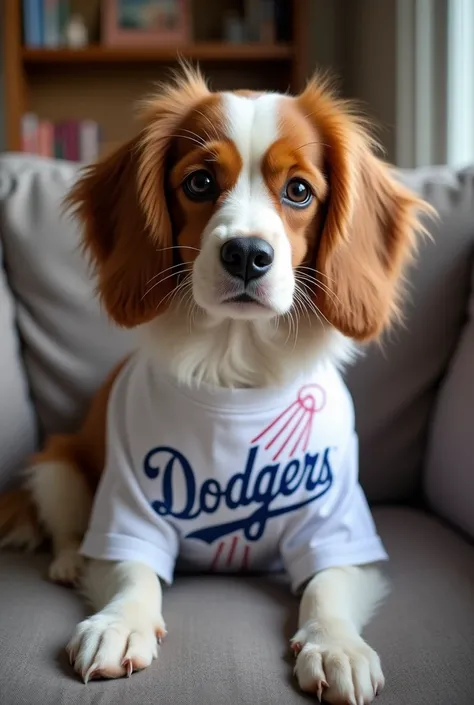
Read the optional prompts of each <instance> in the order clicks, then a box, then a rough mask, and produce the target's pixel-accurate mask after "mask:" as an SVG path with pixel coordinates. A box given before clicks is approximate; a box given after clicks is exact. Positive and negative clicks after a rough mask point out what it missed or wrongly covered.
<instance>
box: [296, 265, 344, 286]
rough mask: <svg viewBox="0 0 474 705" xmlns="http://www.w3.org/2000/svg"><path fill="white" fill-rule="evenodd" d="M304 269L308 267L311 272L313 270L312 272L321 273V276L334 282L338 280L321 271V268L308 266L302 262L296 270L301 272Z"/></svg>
mask: <svg viewBox="0 0 474 705" xmlns="http://www.w3.org/2000/svg"><path fill="white" fill-rule="evenodd" d="M302 269H305V270H306V269H307V270H308V271H309V272H311V274H319V276H320V277H324V278H325V279H327V280H328V281H330V282H333V283H334V282H335V281H336V280H335V279H332V278H331V277H328V275H327V274H325V273H324V272H321V271H320V270H319V269H316V268H315V267H307V266H306V265H304V264H300V265H299V266H298V268H297V270H296V271H297V272H299V271H300V270H302Z"/></svg>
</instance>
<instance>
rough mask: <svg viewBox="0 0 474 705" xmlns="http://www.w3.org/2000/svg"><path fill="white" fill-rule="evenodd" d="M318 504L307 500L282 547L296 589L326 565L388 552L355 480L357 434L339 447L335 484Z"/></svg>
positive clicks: (378, 556)
mask: <svg viewBox="0 0 474 705" xmlns="http://www.w3.org/2000/svg"><path fill="white" fill-rule="evenodd" d="M322 499H323V500H324V502H323V503H321V505H319V506H318V507H316V505H315V506H313V505H312V504H309V505H308V506H307V508H306V509H305V511H302V512H299V513H298V516H297V519H296V520H295V521H294V522H292V523H290V524H288V526H287V528H286V531H285V532H284V534H283V536H282V539H281V543H280V551H281V556H282V560H283V563H284V565H285V568H286V570H287V572H288V574H289V576H290V579H291V584H292V589H293V591H294V592H297V591H298V590H299V589H300V588H301V587H302V585H303V584H304V583H305V582H306V581H307V580H309V579H310V578H312V577H313V575H315V574H316V573H318V572H319V571H321V570H325V569H326V568H334V567H340V566H349V565H362V564H366V563H375V562H378V561H383V560H387V558H388V556H387V553H386V551H385V549H384V547H383V544H382V541H381V539H380V537H379V536H378V534H377V530H376V527H375V524H374V520H373V518H372V514H371V512H370V509H369V506H368V504H367V500H366V498H365V495H364V493H363V490H362V488H361V486H360V484H359V482H358V440H357V435H356V434H355V433H354V434H352V435H351V437H350V438H349V440H348V441H347V443H346V444H345V446H344V447H343V448H342V449H340V450H339V451H338V454H337V456H336V458H335V461H334V466H333V485H332V487H331V490H330V491H329V492H328V493H327V495H326V496H325V497H323V498H322Z"/></svg>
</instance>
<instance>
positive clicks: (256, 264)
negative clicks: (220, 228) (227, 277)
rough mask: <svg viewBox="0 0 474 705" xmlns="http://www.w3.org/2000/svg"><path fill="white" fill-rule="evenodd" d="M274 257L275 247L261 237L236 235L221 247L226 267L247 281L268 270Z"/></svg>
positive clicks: (223, 262) (232, 273) (223, 263)
mask: <svg viewBox="0 0 474 705" xmlns="http://www.w3.org/2000/svg"><path fill="white" fill-rule="evenodd" d="M273 257H274V252H273V247H272V246H271V245H270V244H269V243H268V242H267V241H266V240H263V239H262V238H260V237H234V238H232V240H227V242H225V243H224V244H223V245H222V247H221V262H222V266H223V267H224V269H225V270H226V271H227V272H229V274H231V275H232V276H233V277H238V278H239V279H243V280H244V281H245V282H248V281H250V280H251V279H258V277H262V276H263V275H264V274H265V273H266V272H268V270H269V269H270V267H271V266H272V262H273Z"/></svg>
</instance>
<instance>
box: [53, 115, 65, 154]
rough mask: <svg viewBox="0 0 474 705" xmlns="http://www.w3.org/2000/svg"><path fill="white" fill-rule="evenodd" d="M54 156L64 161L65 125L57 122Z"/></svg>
mask: <svg viewBox="0 0 474 705" xmlns="http://www.w3.org/2000/svg"><path fill="white" fill-rule="evenodd" d="M54 156H55V158H56V159H64V125H63V123H62V122H57V123H56V124H55V126H54Z"/></svg>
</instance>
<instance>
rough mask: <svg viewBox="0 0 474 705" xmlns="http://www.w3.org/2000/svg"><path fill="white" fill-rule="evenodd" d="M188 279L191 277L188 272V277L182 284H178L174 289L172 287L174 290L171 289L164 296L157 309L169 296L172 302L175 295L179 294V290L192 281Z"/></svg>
mask: <svg viewBox="0 0 474 705" xmlns="http://www.w3.org/2000/svg"><path fill="white" fill-rule="evenodd" d="M188 279H191V274H188V275H187V277H186V278H185V279H183V281H182V282H181V283H180V284H178V286H176V287H175V288H174V289H172V290H171V291H169V292H168V293H167V294H165V296H163V297H162V299H161V300H160V302H159V303H158V304H157V306H156V309H159V308H160V306H161V305H162V304H164V303H165V302H166V300H167V299H168V298H169V297H171V302H172V301H173V299H174V297H175V296H176V295H177V294H178V292H179V291H180V290H181V288H183V287H184V286H186V284H189V283H190V282H188ZM191 284H192V281H191Z"/></svg>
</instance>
